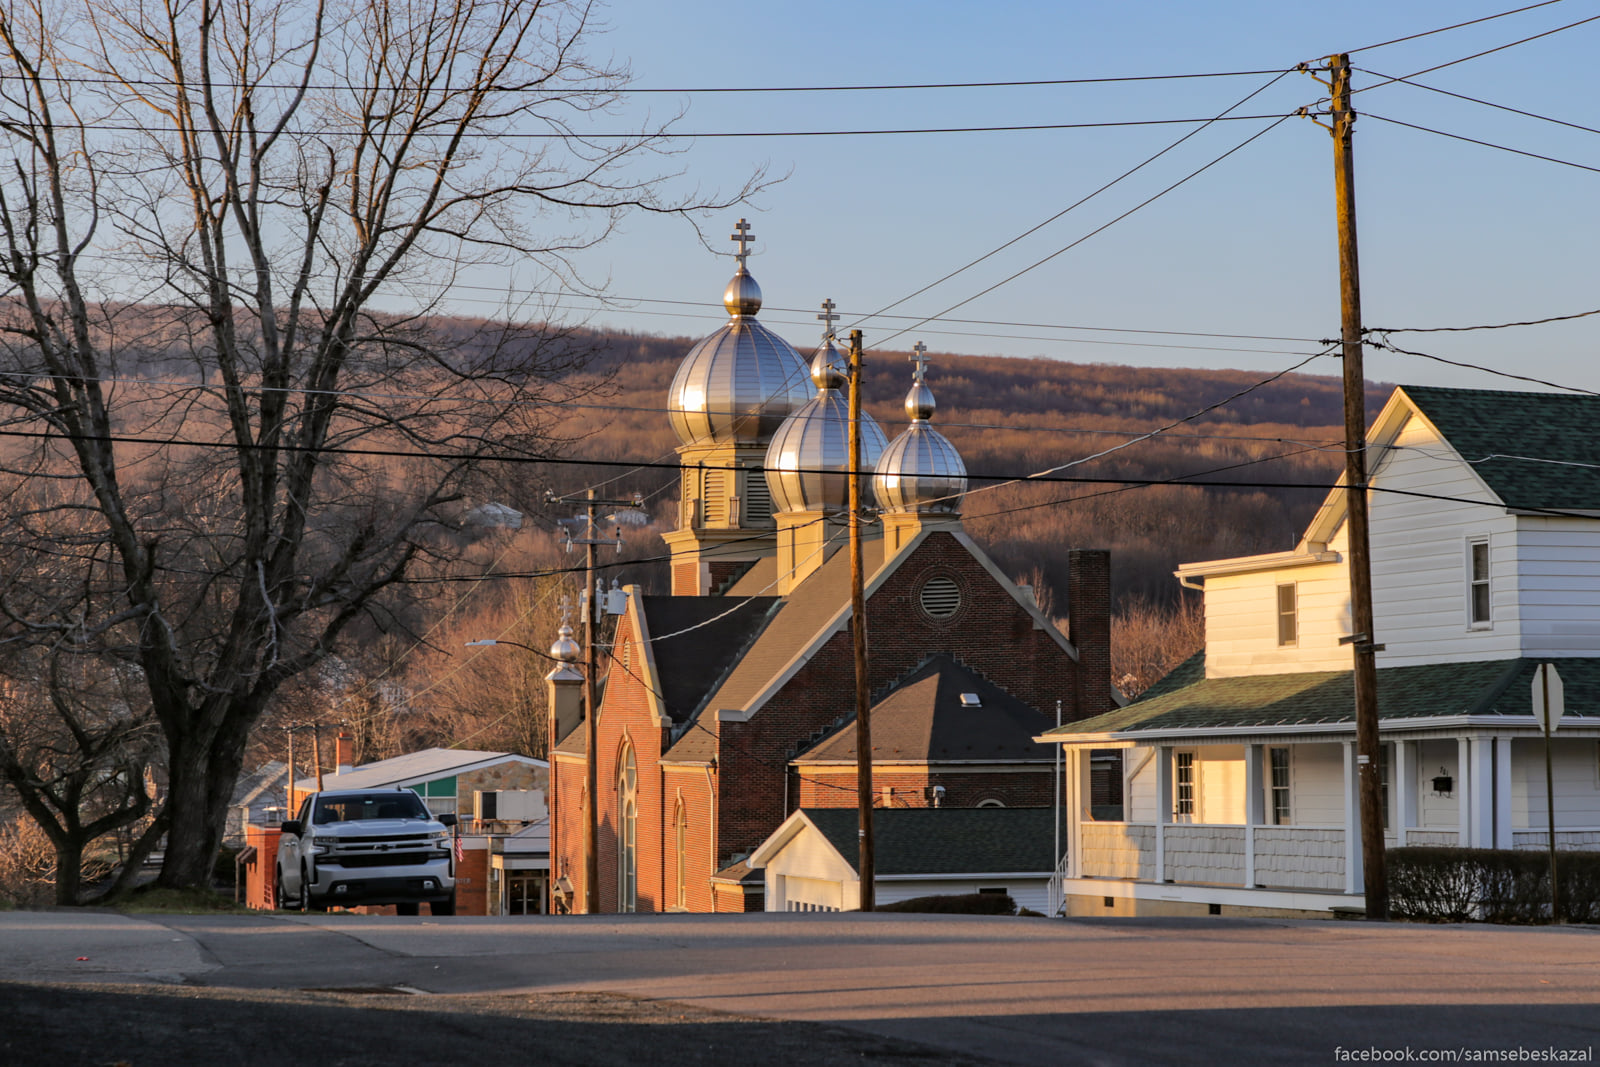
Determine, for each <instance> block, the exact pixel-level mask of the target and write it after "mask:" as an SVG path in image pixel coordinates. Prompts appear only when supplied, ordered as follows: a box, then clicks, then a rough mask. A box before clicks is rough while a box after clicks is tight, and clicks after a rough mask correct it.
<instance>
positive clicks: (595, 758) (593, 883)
mask: <svg viewBox="0 0 1600 1067" xmlns="http://www.w3.org/2000/svg"><path fill="white" fill-rule="evenodd" d="M585 506H586V507H585V512H584V513H585V515H586V516H587V517H588V525H587V527H586V528H585V530H584V533H585V536H584V546H583V566H584V571H583V587H584V589H585V590H587V591H588V596H587V601H588V602H587V603H586V604H585V605H584V611H583V752H584V759H583V773H584V788H585V789H586V790H587V791H588V794H589V804H588V806H587V808H585V810H584V820H583V911H584V914H586V915H596V914H599V911H600V734H599V718H600V716H599V715H598V714H596V703H597V698H596V696H595V684H594V672H595V655H594V613H595V608H596V607H597V606H598V605H597V601H596V599H595V595H594V546H595V536H594V507H595V499H594V490H593V489H591V490H589V493H588V499H587V500H586V501H585Z"/></svg>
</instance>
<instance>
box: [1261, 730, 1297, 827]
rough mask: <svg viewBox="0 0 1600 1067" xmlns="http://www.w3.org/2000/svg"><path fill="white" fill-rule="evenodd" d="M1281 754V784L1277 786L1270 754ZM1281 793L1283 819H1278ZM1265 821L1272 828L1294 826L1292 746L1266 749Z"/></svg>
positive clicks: (1273, 746) (1276, 746) (1275, 746)
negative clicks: (1281, 794) (1281, 793)
mask: <svg viewBox="0 0 1600 1067" xmlns="http://www.w3.org/2000/svg"><path fill="white" fill-rule="evenodd" d="M1274 752H1282V753H1283V784H1282V785H1279V784H1278V780H1277V775H1276V768H1275V767H1274V766H1273V764H1272V754H1273V753H1274ZM1279 790H1282V791H1283V818H1281V819H1280V818H1279V817H1278V792H1279ZM1267 819H1268V820H1269V821H1270V823H1271V825H1273V826H1293V825H1294V746H1292V745H1270V746H1268V748H1267Z"/></svg>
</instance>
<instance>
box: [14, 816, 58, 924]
mask: <svg viewBox="0 0 1600 1067" xmlns="http://www.w3.org/2000/svg"><path fill="white" fill-rule="evenodd" d="M55 884H56V852H55V849H54V848H52V847H51V845H50V839H49V838H48V837H46V836H45V834H44V831H43V830H41V829H40V828H39V824H38V823H36V822H34V821H33V820H32V819H27V818H18V819H15V820H14V821H12V822H11V823H9V824H4V825H0V900H3V901H5V902H6V903H7V904H9V905H11V906H12V907H17V908H37V907H42V906H44V905H46V904H50V903H52V902H53V901H54V900H55Z"/></svg>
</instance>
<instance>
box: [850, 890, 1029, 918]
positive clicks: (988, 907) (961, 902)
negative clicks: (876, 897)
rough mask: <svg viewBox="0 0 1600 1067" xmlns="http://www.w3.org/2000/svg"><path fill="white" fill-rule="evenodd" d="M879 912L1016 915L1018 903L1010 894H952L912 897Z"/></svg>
mask: <svg viewBox="0 0 1600 1067" xmlns="http://www.w3.org/2000/svg"><path fill="white" fill-rule="evenodd" d="M878 910H879V911H901V912H918V913H921V914H924V915H1015V914H1016V913H1017V902H1016V901H1014V900H1012V899H1011V894H1009V893H952V894H949V895H946V896H932V897H912V898H911V899H910V900H897V901H895V902H894V903H893V904H883V905H880V906H879V907H878Z"/></svg>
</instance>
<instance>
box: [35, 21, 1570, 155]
mask: <svg viewBox="0 0 1600 1067" xmlns="http://www.w3.org/2000/svg"><path fill="white" fill-rule="evenodd" d="M1596 18H1600V15H1597V16H1596ZM1277 117H1278V116H1277V115H1229V116H1227V117H1226V118H1214V117H1213V118H1207V117H1204V116H1201V117H1199V118H1172V119H1118V120H1107V121H1102V122H1051V123H1035V124H1030V125H1017V126H919V127H904V128H896V129H890V128H883V129H866V130H695V131H691V132H687V133H678V132H674V131H671V130H656V131H653V132H638V133H603V132H584V131H577V130H554V131H551V132H545V133H539V132H533V131H529V130H498V131H493V132H491V131H488V130H469V129H461V128H459V127H456V126H452V125H451V124H449V123H443V122H441V123H438V124H437V125H438V126H439V128H438V129H437V130H434V129H415V130H408V131H407V136H408V137H409V138H411V139H412V140H416V139H420V138H424V137H430V138H431V137H443V138H445V139H447V140H449V141H452V142H455V141H463V140H466V141H479V140H483V141H499V142H504V141H574V142H577V143H580V144H583V143H588V142H591V141H639V142H641V143H643V142H651V141H695V140H718V139H729V138H752V137H891V136H900V135H917V134H950V133H1039V132H1048V131H1053V130H1102V129H1120V128H1124V127H1138V126H1187V125H1191V124H1197V123H1211V122H1250V121H1252V120H1254V121H1262V120H1265V119H1274V118H1277ZM5 125H6V126H7V127H9V128H12V129H18V128H27V129H35V128H40V129H42V128H44V126H43V124H36V123H33V122H18V121H14V120H13V121H10V122H7V123H6V124H5ZM48 128H49V129H50V130H51V131H53V132H56V133H60V132H61V131H64V130H71V131H75V132H80V133H148V134H159V135H162V136H166V135H168V134H170V133H172V132H173V131H172V130H170V129H168V128H166V127H163V126H146V125H144V124H143V123H133V124H117V125H112V124H110V123H98V122H51V123H49V124H48ZM283 132H284V133H286V134H290V135H292V136H296V137H320V136H327V137H370V136H372V135H373V134H374V131H373V130H372V129H369V128H366V127H351V128H344V129H340V128H337V127H319V128H317V129H304V130H302V129H294V130H285V131H283Z"/></svg>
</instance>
